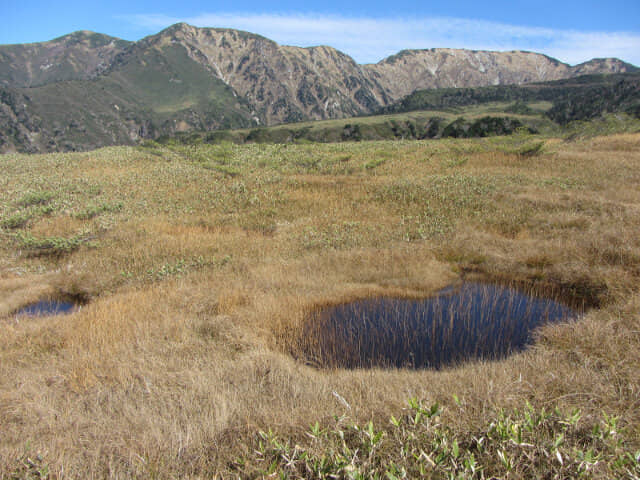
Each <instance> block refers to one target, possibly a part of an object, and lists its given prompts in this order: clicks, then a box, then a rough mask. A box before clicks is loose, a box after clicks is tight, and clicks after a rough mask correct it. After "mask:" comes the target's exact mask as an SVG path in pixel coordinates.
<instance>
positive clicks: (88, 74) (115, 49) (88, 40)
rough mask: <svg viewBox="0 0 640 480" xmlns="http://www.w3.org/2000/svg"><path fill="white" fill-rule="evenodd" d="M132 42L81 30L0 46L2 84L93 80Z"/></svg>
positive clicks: (17, 85)
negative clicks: (49, 38)
mask: <svg viewBox="0 0 640 480" xmlns="http://www.w3.org/2000/svg"><path fill="white" fill-rule="evenodd" d="M130 43H131V42H127V41H125V40H120V39H118V38H114V37H110V36H108V35H103V34H100V33H93V32H87V31H81V32H74V33H71V34H69V35H65V36H63V37H60V38H56V39H55V40H51V41H49V42H41V43H27V44H21V45H0V84H4V85H7V86H11V87H34V86H38V85H44V84H46V83H51V82H59V81H64V80H84V79H89V78H93V77H95V76H96V75H98V74H100V73H101V72H102V71H104V70H105V69H106V68H108V67H109V65H111V62H112V60H113V58H114V57H115V56H116V55H117V54H119V53H120V52H122V51H123V50H124V49H125V48H126V47H127V46H128V45H129V44H130Z"/></svg>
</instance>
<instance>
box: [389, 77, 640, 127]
mask: <svg viewBox="0 0 640 480" xmlns="http://www.w3.org/2000/svg"><path fill="white" fill-rule="evenodd" d="M534 101H546V102H551V103H552V104H553V105H552V107H551V108H550V109H549V111H548V112H546V115H547V116H548V117H549V118H550V119H551V120H553V121H555V122H557V123H559V124H561V125H566V124H567V123H569V122H571V121H575V120H589V119H592V118H595V117H597V116H600V115H602V114H605V113H615V112H624V113H627V114H629V115H632V116H635V117H638V118H640V72H638V73H624V74H608V75H605V74H598V75H583V76H579V77H575V78H570V79H564V80H556V81H552V82H541V83H531V84H526V85H505V86H494V87H475V88H441V89H425V90H416V91H415V92H413V93H412V94H410V95H407V96H406V97H405V98H403V99H402V100H401V101H399V102H398V103H396V104H394V105H390V106H388V107H384V108H382V109H381V110H380V111H379V113H402V112H411V111H418V110H441V109H450V108H457V107H467V106H470V105H482V104H486V103H490V102H516V105H515V106H514V108H515V109H517V108H518V104H524V103H525V102H534ZM523 108H525V107H524V106H521V107H520V109H523ZM514 113H526V112H524V111H521V112H517V111H514Z"/></svg>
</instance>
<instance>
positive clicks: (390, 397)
mask: <svg viewBox="0 0 640 480" xmlns="http://www.w3.org/2000/svg"><path fill="white" fill-rule="evenodd" d="M526 141H528V139H526V138H524V139H523V138H517V137H514V138H504V139H486V140H469V141H448V140H447V141H433V142H374V143H362V144H353V143H352V144H336V145H300V146H282V145H247V146H234V145H223V146H193V147H172V148H161V147H154V148H108V149H103V150H99V151H95V152H88V153H78V154H55V155H44V156H26V155H5V156H3V157H0V164H1V168H2V171H3V173H4V175H3V176H4V179H3V180H2V184H1V186H2V188H1V189H0V215H1V216H2V218H3V219H4V218H9V217H10V216H12V215H17V214H19V215H27V216H28V217H29V220H28V222H27V223H26V225H24V226H23V227H18V228H8V227H5V228H3V229H2V230H1V233H0V235H1V239H2V242H1V246H0V432H1V433H0V478H12V477H11V475H12V474H13V473H14V472H16V471H17V470H19V468H20V466H21V465H24V458H25V455H26V456H28V457H29V458H31V460H32V461H34V462H36V463H37V462H40V463H42V464H43V465H44V464H46V465H48V468H49V472H50V475H51V476H52V477H53V478H89V477H114V478H115V477H117V478H123V477H157V478H175V477H209V476H211V475H213V473H215V472H219V473H220V472H222V473H224V472H227V473H228V474H229V475H231V473H229V472H230V471H231V469H232V465H233V464H232V463H230V462H233V461H234V460H235V459H236V458H237V457H238V456H240V455H247V454H251V452H252V448H253V447H252V445H253V441H254V438H255V434H256V432H257V431H258V430H261V429H262V430H265V429H268V428H274V429H277V430H278V431H279V432H284V433H285V434H291V435H292V436H293V437H295V436H296V435H300V434H301V432H302V431H303V430H304V429H306V428H307V426H308V425H309V424H311V423H314V422H315V421H316V420H319V421H321V422H323V421H326V420H327V419H330V418H331V417H332V416H333V415H341V414H343V413H344V414H347V415H348V416H349V417H350V418H352V419H354V420H357V421H367V420H369V419H371V418H373V419H375V420H376V421H381V422H384V421H386V419H388V418H389V416H390V415H392V414H396V413H397V412H398V411H399V410H400V409H401V408H402V407H403V406H404V405H405V403H406V400H407V398H410V397H418V398H422V399H425V400H426V401H427V402H432V401H436V400H437V401H440V402H441V403H442V404H444V405H445V406H447V405H453V399H452V394H456V395H457V397H458V398H459V399H461V401H462V404H463V405H464V408H463V409H456V410H455V414H454V413H447V410H445V412H444V416H445V419H446V421H447V422H449V423H450V424H451V425H452V428H454V429H455V430H456V431H457V432H460V433H461V434H462V435H463V434H464V432H471V431H473V430H474V428H475V427H477V426H479V425H481V424H484V423H485V422H486V421H487V419H491V418H493V417H494V416H495V415H496V412H497V411H498V410H500V409H510V408H522V406H523V405H524V404H525V402H526V401H529V402H531V403H532V404H533V405H534V406H537V407H541V406H546V407H548V408H554V407H559V408H561V409H571V408H574V407H577V408H580V409H581V410H582V411H583V414H584V415H585V416H586V417H588V416H589V415H597V414H600V413H601V412H602V411H606V412H607V413H608V414H612V415H619V416H620V417H621V422H622V423H623V424H624V426H625V427H626V428H627V429H628V431H629V432H630V434H629V439H630V440H629V441H630V442H631V446H630V447H629V448H635V449H638V448H640V431H639V428H638V425H640V418H639V415H638V411H640V405H639V404H638V399H637V398H638V395H637V394H638V391H639V390H640V374H639V373H638V371H639V368H638V367H639V363H640V362H638V353H637V352H638V351H639V347H640V345H639V343H640V335H638V331H640V292H639V291H638V285H639V282H638V280H639V277H640V236H639V235H638V232H640V190H638V188H637V186H638V184H639V183H640V135H638V134H633V135H632V134H627V135H617V136H611V137H598V138H594V139H589V140H585V141H582V142H575V143H563V142H559V141H549V142H547V144H546V145H545V147H544V149H543V153H542V154H540V155H538V156H534V157H530V158H522V157H521V156H519V155H518V153H517V151H518V148H520V146H521V144H522V142H526ZM372 160H375V162H372ZM216 166H224V167H225V168H224V169H216V168H213V167H216ZM225 169H226V170H225ZM225 172H226V173H225ZM229 172H232V173H233V174H230V173H229ZM38 192H52V193H53V197H52V198H50V199H46V200H44V202H45V203H42V204H37V205H27V206H25V205H23V204H21V203H20V202H19V199H20V198H22V197H24V195H25V194H26V193H36V194H37V193H38ZM43 198H44V197H43ZM119 204H121V206H120V207H118V208H115V207H113V206H114V205H119ZM101 205H107V206H108V208H105V209H102V210H100V209H97V210H92V211H98V212H99V213H97V214H96V215H95V216H90V215H86V214H84V213H83V212H86V211H87V209H88V208H89V207H96V206H101ZM44 207H47V208H44ZM112 207H113V208H112ZM27 233H28V234H31V235H32V236H33V237H34V238H37V239H52V238H54V239H58V240H60V239H62V240H64V239H69V238H74V236H78V238H81V239H82V240H81V241H80V242H79V243H78V244H77V245H75V244H74V246H73V248H72V249H67V250H65V249H63V248H61V247H60V245H62V246H64V245H66V244H64V243H61V242H60V241H58V242H57V243H56V242H53V245H54V246H53V247H52V248H50V249H47V250H46V251H43V250H42V249H40V250H38V249H37V248H34V244H33V242H32V243H29V242H28V241H26V240H24V239H25V238H26V237H25V235H26V234H27ZM56 246H57V247H56ZM471 273H474V274H476V275H481V276H489V277H496V278H503V279H516V280H523V281H524V280H526V281H534V282H539V283H548V284H552V285H555V286H557V287H560V288H562V289H563V290H564V291H565V292H567V293H571V294H573V295H574V296H577V297H579V298H582V299H584V300H585V301H586V302H593V303H599V304H600V308H599V309H597V310H592V311H590V312H589V313H588V314H587V315H586V316H585V318H584V319H582V320H581V321H580V322H578V323H575V324H570V325H560V326H557V325H556V326H549V327H546V328H544V329H543V330H542V332H540V340H539V342H538V343H537V344H536V346H535V347H534V348H532V349H530V350H529V351H527V352H525V353H522V354H518V355H515V356H513V357H511V358H509V359H507V360H504V361H500V362H480V363H473V364H468V365H464V366H460V367H458V368H452V369H448V370H445V371H439V372H434V371H410V370H397V371H395V370H393V371H391V370H390V371H385V370H366V371H348V370H333V371H321V370H316V369H314V368H312V367H309V366H305V365H303V364H300V363H297V362H295V361H294V360H292V359H291V358H290V357H289V356H288V355H286V354H285V353H283V350H284V348H285V347H284V346H285V345H286V344H287V341H286V340H287V338H289V336H290V335H291V332H292V329H293V331H295V329H296V328H298V326H299V325H300V322H302V321H303V320H304V313H305V311H307V309H309V308H311V307H313V306H315V305H321V304H325V303H332V302H339V301H346V300H349V299H351V298H357V297H361V296H370V295H380V294H387V295H402V296H420V295H426V294H429V293H432V292H434V291H436V290H437V289H439V288H441V287H443V286H445V285H447V284H449V283H452V282H455V281H457V280H458V279H459V278H460V276H461V275H463V274H466V275H469V274H471ZM56 295H65V296H76V297H80V298H83V299H88V300H90V301H89V303H88V304H86V305H84V306H83V307H82V308H81V309H80V310H79V311H77V312H76V313H73V314H71V315H68V316H62V317H55V318H18V319H16V318H14V317H13V316H12V315H11V312H12V311H14V310H15V309H17V308H18V307H19V306H21V305H24V304H26V303H29V302H31V301H33V300H35V299H37V298H42V297H48V296H56ZM334 392H335V394H337V395H339V397H338V396H337V395H335V394H334ZM340 398H342V399H344V401H345V402H346V403H347V404H348V407H347V406H346V404H345V403H344V402H343V401H342V400H340ZM36 455H40V456H41V457H42V460H41V461H39V460H38V461H36V460H34V459H35V458H36ZM18 459H22V460H20V461H18Z"/></svg>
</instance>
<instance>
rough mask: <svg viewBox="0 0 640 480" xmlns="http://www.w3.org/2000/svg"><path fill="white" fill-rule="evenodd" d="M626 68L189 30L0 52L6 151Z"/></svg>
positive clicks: (1, 148) (0, 122) (0, 126)
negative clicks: (354, 54)
mask: <svg viewBox="0 0 640 480" xmlns="http://www.w3.org/2000/svg"><path fill="white" fill-rule="evenodd" d="M638 70H639V69H638V68H637V67H635V66H633V65H630V64H628V63H625V62H623V61H621V60H619V59H612V58H607V59H594V60H590V61H588V62H585V63H582V64H580V65H576V66H570V65H567V64H565V63H562V62H560V61H558V60H556V59H553V58H550V57H548V56H545V55H542V54H538V53H532V52H524V51H512V52H490V51H473V50H462V49H448V48H438V49H426V50H403V51H401V52H399V53H397V54H396V55H392V56H390V57H388V58H385V59H383V60H381V61H380V62H378V63H376V64H368V65H360V64H358V63H356V62H355V60H353V59H352V58H351V57H349V56H348V55H346V54H344V53H342V52H340V51H338V50H336V49H334V48H332V47H328V46H318V47H308V48H300V47H292V46H282V45H278V44H277V43H275V42H273V41H272V40H269V39H267V38H264V37H262V36H260V35H256V34H252V33H248V32H243V31H238V30H230V29H221V28H196V27H193V26H191V25H187V24H185V23H179V24H176V25H173V26H171V27H169V28H167V29H165V30H163V31H161V32H159V33H158V34H155V35H152V36H149V37H145V38H143V39H142V40H139V41H137V42H129V41H125V40H120V39H118V38H114V37H110V36H108V35H103V34H99V33H93V32H87V31H79V32H74V33H71V34H69V35H65V36H63V37H60V38H57V39H54V40H51V41H49V42H42V43H32V44H20V45H0V152H10V151H25V152H45V151H57V150H86V149H91V148H96V147H100V146H105V145H114V144H132V143H135V142H137V141H139V140H140V139H143V138H157V137H158V136H160V135H167V134H169V135H170V134H175V133H178V132H185V131H191V130H202V131H210V130H217V129H224V128H237V127H250V126H257V125H274V124H278V123H286V122H295V121H301V120H316V119H331V118H346V117H352V116H357V115H364V114H371V113H375V112H377V111H380V110H381V109H383V108H389V107H390V106H393V105H394V104H397V103H398V102H400V101H402V100H403V99H404V98H405V97H406V96H408V95H410V94H412V93H413V92H415V91H416V90H421V89H435V88H452V87H475V86H490V85H511V84H525V83H531V82H541V81H550V80H559V79H567V78H573V77H577V76H580V75H585V74H594V73H624V72H637V71H638Z"/></svg>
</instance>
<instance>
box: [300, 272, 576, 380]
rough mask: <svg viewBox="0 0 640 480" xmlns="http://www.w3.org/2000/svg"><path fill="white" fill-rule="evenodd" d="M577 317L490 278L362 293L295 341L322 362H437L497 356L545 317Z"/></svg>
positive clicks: (316, 316)
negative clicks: (415, 292)
mask: <svg viewBox="0 0 640 480" xmlns="http://www.w3.org/2000/svg"><path fill="white" fill-rule="evenodd" d="M577 316H578V311H576V310H574V309H571V308H569V307H568V306H566V305H563V304H562V303H559V302H557V301H554V300H551V299H548V298H542V297H539V296H534V295H528V294H526V293H524V292H522V291H519V290H516V289H514V288H508V287H504V286H500V285H494V284H482V283H463V284H462V285H461V286H458V287H450V288H447V289H445V290H443V291H441V292H440V293H439V294H438V295H436V296H434V297H431V298H426V299H420V300H412V299H398V298H367V299H361V300H357V301H354V302H351V303H345V304H341V305H336V306H331V307H327V308H323V309H319V310H318V311H316V312H314V313H313V314H312V315H311V316H310V318H309V319H308V321H307V323H306V324H305V325H306V326H305V329H304V332H303V335H302V336H301V345H302V351H303V357H304V359H305V360H306V361H307V362H309V363H311V364H313V365H317V366H321V367H329V368H332V367H342V368H370V367H409V368H441V367H443V366H446V365H453V364H458V363H461V362H464V361H468V360H474V359H481V358H486V359H495V358H502V357H505V356H507V355H509V354H510V353H512V352H515V351H519V350H522V349H523V348H525V347H526V346H527V345H529V344H531V343H532V341H533V336H532V332H533V330H534V329H536V328H537V327H539V326H541V325H543V324H545V323H547V322H558V321H563V320H567V319H571V318H575V317H577Z"/></svg>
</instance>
